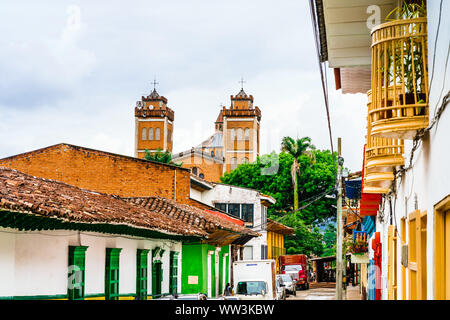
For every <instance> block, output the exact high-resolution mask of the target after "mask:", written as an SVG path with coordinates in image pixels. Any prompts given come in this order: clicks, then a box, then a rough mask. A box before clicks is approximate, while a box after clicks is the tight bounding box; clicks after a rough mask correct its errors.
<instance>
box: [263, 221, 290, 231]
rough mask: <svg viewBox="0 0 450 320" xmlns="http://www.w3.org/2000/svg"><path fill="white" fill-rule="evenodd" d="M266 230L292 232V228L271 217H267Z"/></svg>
mask: <svg viewBox="0 0 450 320" xmlns="http://www.w3.org/2000/svg"><path fill="white" fill-rule="evenodd" d="M267 231H271V232H275V233H280V234H294V229H293V228H291V227H288V226H285V225H284V224H282V223H279V222H277V221H275V220H272V219H267Z"/></svg>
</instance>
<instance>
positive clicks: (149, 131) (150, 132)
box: [148, 128, 153, 140]
mask: <svg viewBox="0 0 450 320" xmlns="http://www.w3.org/2000/svg"><path fill="white" fill-rule="evenodd" d="M148 140H153V128H148Z"/></svg>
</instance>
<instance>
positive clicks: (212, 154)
mask: <svg viewBox="0 0 450 320" xmlns="http://www.w3.org/2000/svg"><path fill="white" fill-rule="evenodd" d="M211 157H213V158H214V150H211Z"/></svg>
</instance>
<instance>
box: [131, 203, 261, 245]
mask: <svg viewBox="0 0 450 320" xmlns="http://www.w3.org/2000/svg"><path fill="white" fill-rule="evenodd" d="M124 200H127V201H129V202H131V203H133V204H137V205H141V206H143V207H145V208H147V209H150V210H157V211H159V212H162V213H165V214H166V215H168V216H169V217H171V218H175V219H178V220H181V221H183V222H184V223H187V224H189V225H192V226H198V227H200V228H202V229H205V230H206V231H208V232H210V233H212V232H214V231H216V230H218V229H219V230H220V229H222V230H228V231H232V232H236V233H241V234H247V235H252V236H255V237H257V236H259V234H258V233H257V232H255V231H253V230H251V229H248V228H245V227H243V226H240V225H238V224H236V223H233V222H231V221H228V220H226V219H224V218H221V217H220V216H218V215H215V214H212V213H210V212H207V211H206V210H202V209H199V208H196V207H193V206H188V205H185V204H179V203H176V202H174V201H172V200H169V199H164V198H160V197H136V198H124Z"/></svg>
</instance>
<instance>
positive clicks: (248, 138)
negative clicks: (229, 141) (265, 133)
mask: <svg viewBox="0 0 450 320" xmlns="http://www.w3.org/2000/svg"><path fill="white" fill-rule="evenodd" d="M244 139H245V140H250V129H249V128H245V130H244Z"/></svg>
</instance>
